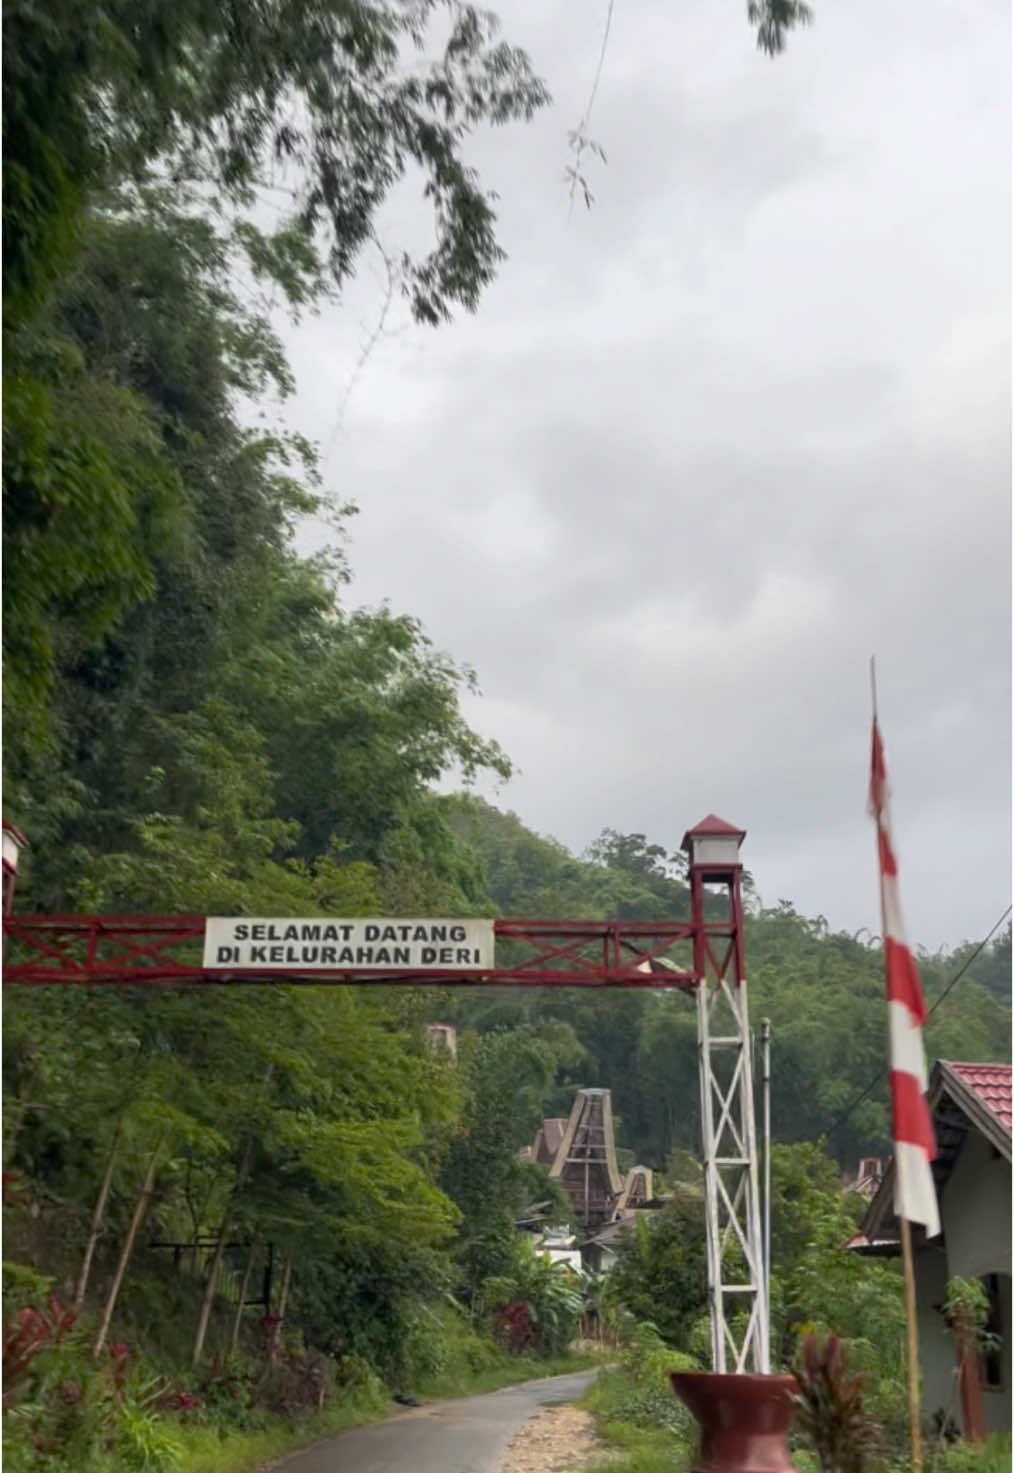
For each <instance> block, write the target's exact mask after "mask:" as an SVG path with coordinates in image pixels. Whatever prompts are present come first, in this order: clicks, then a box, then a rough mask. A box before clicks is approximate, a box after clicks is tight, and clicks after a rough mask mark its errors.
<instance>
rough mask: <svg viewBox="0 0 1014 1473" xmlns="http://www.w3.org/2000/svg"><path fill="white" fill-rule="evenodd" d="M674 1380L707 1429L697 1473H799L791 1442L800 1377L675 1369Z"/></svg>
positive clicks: (673, 1386) (696, 1469)
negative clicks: (724, 1373) (790, 1430)
mask: <svg viewBox="0 0 1014 1473" xmlns="http://www.w3.org/2000/svg"><path fill="white" fill-rule="evenodd" d="M671 1380H672V1389H673V1390H674V1391H675V1393H676V1395H677V1396H678V1397H679V1398H680V1400H681V1401H684V1402H686V1404H687V1406H688V1407H689V1408H690V1410H691V1411H692V1412H693V1414H694V1416H695V1417H696V1418H697V1421H698V1422H699V1423H700V1427H701V1447H700V1451H699V1453H698V1454H697V1458H696V1460H695V1462H694V1465H693V1470H692V1473H795V1469H794V1468H793V1467H792V1464H791V1463H790V1461H789V1449H788V1445H787V1444H786V1441H785V1439H786V1435H787V1433H788V1430H789V1427H790V1426H791V1424H792V1418H793V1415H794V1413H795V1405H794V1403H793V1396H794V1395H795V1393H796V1391H797V1389H798V1388H797V1386H796V1378H795V1377H794V1376H748V1375H744V1376H734V1375H728V1374H727V1375H718V1374H716V1373H715V1372H713V1371H675V1372H673V1374H672V1376H671Z"/></svg>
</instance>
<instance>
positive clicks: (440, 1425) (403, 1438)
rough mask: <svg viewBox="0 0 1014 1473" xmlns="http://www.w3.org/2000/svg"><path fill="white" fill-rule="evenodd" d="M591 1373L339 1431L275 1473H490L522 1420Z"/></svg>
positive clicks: (568, 1394)
mask: <svg viewBox="0 0 1014 1473" xmlns="http://www.w3.org/2000/svg"><path fill="white" fill-rule="evenodd" d="M594 1375H595V1372H594V1371H582V1372H580V1373H578V1374H576V1375H571V1376H552V1377H550V1378H549V1379H547V1380H545V1381H525V1382H524V1383H522V1385H520V1386H505V1387H504V1389H503V1390H502V1391H492V1392H490V1393H489V1394H488V1395H486V1396H470V1397H467V1398H466V1399H464V1400H462V1401H436V1402H433V1403H432V1404H431V1405H429V1406H424V1407H418V1408H413V1409H412V1410H411V1411H407V1412H404V1413H401V1414H400V1415H398V1416H396V1417H392V1418H391V1419H390V1420H389V1421H387V1422H375V1423H374V1424H373V1426H372V1427H353V1428H351V1429H350V1430H349V1431H348V1432H339V1433H338V1435H337V1436H336V1437H329V1438H328V1439H327V1441H326V1442H319V1443H318V1444H317V1446H316V1447H312V1448H309V1449H308V1450H307V1451H306V1452H302V1453H295V1454H294V1455H293V1456H292V1457H291V1458H286V1459H284V1461H283V1462H282V1463H281V1464H280V1465H279V1473H490V1470H491V1469H493V1468H495V1467H496V1464H497V1461H498V1459H499V1458H500V1456H501V1454H502V1453H503V1451H504V1449H505V1448H506V1446H507V1444H508V1443H509V1442H510V1440H511V1438H512V1437H513V1436H514V1433H515V1432H516V1431H517V1430H518V1428H519V1427H520V1426H521V1423H522V1422H524V1421H526V1420H527V1419H528V1418H529V1417H533V1416H534V1415H535V1413H536V1412H537V1411H538V1410H539V1408H540V1407H544V1406H547V1405H551V1404H552V1403H553V1402H561V1401H575V1400H576V1399H577V1398H578V1397H579V1396H580V1395H581V1393H582V1392H583V1391H584V1389H585V1387H586V1386H587V1385H588V1383H589V1382H590V1381H591V1380H592V1379H593V1377H594Z"/></svg>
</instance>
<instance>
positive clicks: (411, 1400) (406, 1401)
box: [391, 1392, 422, 1407]
mask: <svg viewBox="0 0 1014 1473" xmlns="http://www.w3.org/2000/svg"><path fill="white" fill-rule="evenodd" d="M391 1400H392V1401H396V1402H397V1403H398V1405H399V1406H401V1407H419V1406H422V1402H421V1401H416V1399H415V1397H414V1396H402V1395H401V1394H400V1392H399V1393H396V1394H395V1395H394V1396H392V1397H391Z"/></svg>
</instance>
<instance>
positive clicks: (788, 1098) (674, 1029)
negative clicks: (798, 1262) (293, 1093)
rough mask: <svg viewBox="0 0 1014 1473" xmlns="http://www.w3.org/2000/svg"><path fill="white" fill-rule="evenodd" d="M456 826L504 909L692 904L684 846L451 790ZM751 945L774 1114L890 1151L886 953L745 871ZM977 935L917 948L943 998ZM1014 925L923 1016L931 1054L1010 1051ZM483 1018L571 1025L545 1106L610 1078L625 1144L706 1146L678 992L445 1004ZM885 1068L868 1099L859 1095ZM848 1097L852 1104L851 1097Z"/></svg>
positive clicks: (926, 981)
mask: <svg viewBox="0 0 1014 1473" xmlns="http://www.w3.org/2000/svg"><path fill="white" fill-rule="evenodd" d="M450 807H451V808H452V809H453V813H454V817H453V826H454V828H455V830H456V832H457V833H458V834H460V836H461V837H462V839H463V840H464V841H467V843H468V845H469V847H470V848H471V849H473V850H474V851H475V852H476V853H477V854H478V855H479V856H480V858H481V860H482V863H483V866H484V872H485V877H486V881H487V884H488V888H489V893H490V896H491V898H492V899H493V900H494V901H495V903H496V905H497V906H498V908H499V910H500V912H501V913H502V914H505V915H510V914H514V915H540V916H546V917H562V916H589V917H592V916H598V917H614V916H615V917H626V918H632V919H634V918H636V919H644V920H648V919H659V918H663V917H680V916H685V915H688V914H689V897H688V891H687V887H686V885H685V883H684V876H685V868H684V864H683V856H682V855H680V854H676V855H673V854H670V853H669V852H668V851H667V850H666V849H665V848H664V847H663V846H661V845H659V844H654V843H652V842H650V841H649V840H648V839H646V838H645V836H644V835H643V834H632V835H622V834H618V833H616V832H614V831H612V830H608V829H607V830H605V831H604V832H603V833H602V835H601V837H600V838H599V840H598V841H597V842H596V843H595V844H593V845H592V846H591V849H590V850H589V852H588V854H587V855H585V856H584V857H583V858H581V859H579V858H577V857H575V856H574V855H573V854H571V853H570V852H569V851H568V850H567V849H566V848H564V847H563V846H562V845H561V844H559V843H557V842H556V841H555V840H552V839H547V838H542V837H540V836H539V835H537V834H534V833H532V832H531V830H529V829H527V828H525V826H524V825H523V824H522V823H521V822H520V820H519V819H518V818H517V817H516V816H515V815H513V814H510V813H501V812H499V811H498V810H497V809H495V808H492V807H491V806H489V805H488V804H486V803H483V802H481V801H479V800H475V799H470V798H469V799H460V798H459V799H454V800H451V802H450ZM745 891H746V903H747V911H748V916H747V925H746V959H747V975H748V978H749V984H750V1010H751V1017H752V1019H753V1022H754V1025H755V1026H756V1024H757V1023H758V1021H759V1020H760V1019H761V1018H762V1017H768V1018H770V1019H771V1023H772V1029H773V1065H772V1068H773V1076H774V1077H773V1084H772V1126H773V1130H774V1133H775V1135H776V1137H777V1138H778V1139H779V1140H781V1141H784V1142H791V1141H799V1140H812V1139H814V1138H815V1137H816V1136H818V1135H821V1134H824V1133H827V1134H828V1137H829V1139H828V1145H829V1148H830V1149H831V1150H832V1151H833V1152H834V1154H835V1155H836V1156H837V1157H838V1159H839V1160H840V1161H841V1162H842V1163H843V1165H848V1164H850V1163H852V1164H854V1163H855V1162H856V1160H857V1159H858V1157H859V1156H860V1155H862V1154H865V1153H867V1152H868V1151H886V1150H887V1149H889V1142H888V1115H887V1094H886V1079H885V1077H884V1075H885V1070H886V1052H885V1051H886V1019H885V1003H884V981H883V960H882V955H881V951H880V947H879V945H877V944H873V943H872V942H871V941H870V940H869V939H865V938H864V939H863V940H857V939H856V938H854V937H853V936H851V935H849V934H848V933H835V932H832V931H831V930H830V929H829V927H828V924H827V921H826V920H825V919H824V918H823V917H817V918H815V919H810V918H807V917H805V916H802V915H800V914H799V913H798V912H797V911H796V910H795V909H794V908H793V907H792V905H791V904H789V903H788V902H786V901H780V902H779V904H778V905H777V906H775V907H773V908H766V907H762V906H761V905H760V904H759V902H758V901H757V899H756V895H755V892H754V890H753V885H752V882H751V880H750V877H749V875H747V876H746V878H745ZM974 950H975V947H974V945H968V946H966V947H963V948H959V949H958V950H957V951H955V952H954V953H951V954H945V953H938V954H936V955H933V956H926V955H923V956H921V957H920V972H921V976H922V981H923V987H924V989H925V992H926V997H927V1003H928V1005H929V1006H930V1007H931V1008H932V1007H933V1004H934V1001H935V1000H936V999H937V998H938V997H939V996H940V994H941V993H942V992H943V990H944V988H945V987H946V986H947V983H948V982H949V981H950V979H951V978H952V977H954V976H955V974H956V973H957V972H958V971H959V970H960V969H961V968H962V967H963V966H964V965H965V963H966V962H967V961H968V958H969V956H970V955H971V954H972V952H973V951H974ZM1010 999H1011V932H1010V927H1009V926H1008V928H1007V931H1006V933H1005V934H1003V935H1002V936H1001V937H999V938H998V939H997V940H996V941H995V942H994V943H993V944H991V945H990V946H988V947H987V948H986V949H984V950H983V951H982V952H981V953H980V954H979V955H978V956H977V957H976V958H975V960H974V961H972V963H971V965H970V966H969V967H968V970H967V971H966V972H965V974H964V976H963V977H962V978H961V980H960V981H959V982H958V983H957V985H956V986H955V987H954V989H953V991H951V992H950V993H949V994H948V996H947V998H946V999H945V1000H944V1001H943V1002H942V1003H941V1006H940V1007H939V1009H938V1010H937V1011H936V1012H934V1013H933V1015H932V1017H931V1019H930V1021H929V1024H928V1026H927V1029H926V1044H927V1052H928V1055H929V1058H930V1061H931V1062H932V1060H933V1059H935V1058H947V1059H984V1060H997V1061H1007V1060H1009V1058H1010V1018H1011V1014H1010ZM450 1006H451V1007H452V1009H453V1012H454V1016H455V1018H456V1019H457V1021H458V1022H459V1023H461V1024H467V1025H471V1026H475V1027H477V1028H481V1029H484V1028H490V1027H494V1026H497V1025H504V1024H512V1025H517V1024H519V1023H531V1024H535V1025H537V1026H538V1027H539V1028H542V1027H544V1025H545V1021H546V1020H547V1019H554V1020H558V1021H559V1022H560V1023H565V1024H567V1025H568V1026H569V1029H570V1030H572V1035H573V1036H572V1038H571V1040H570V1042H569V1045H568V1047H569V1056H568V1058H567V1059H566V1061H565V1062H563V1061H561V1064H560V1066H559V1069H558V1071H557V1076H556V1081H555V1087H554V1089H553V1091H552V1092H551V1094H549V1095H547V1100H546V1107H547V1113H549V1114H566V1113H567V1111H568V1109H569V1107H570V1103H571V1100H572V1097H573V1090H574V1087H575V1086H578V1085H603V1086H608V1087H609V1088H610V1089H612V1091H613V1099H614V1108H615V1112H616V1115H617V1117H618V1120H619V1125H618V1138H619V1141H620V1143H621V1145H622V1146H623V1147H625V1148H627V1150H629V1151H630V1152H631V1153H632V1156H635V1157H637V1159H638V1160H642V1161H644V1162H645V1163H646V1164H648V1165H652V1166H655V1167H661V1166H664V1164H665V1162H666V1160H667V1158H668V1156H669V1154H670V1153H671V1151H672V1150H673V1149H674V1148H680V1147H688V1148H691V1149H696V1148H697V1145H698V1140H699V1135H698V1113H697V1112H698V1091H697V1054H696V1020H695V1015H694V1011H693V1008H692V1007H691V1006H690V1004H689V1003H688V1001H687V999H686V998H685V997H683V996H682V995H680V994H646V993H641V992H638V993H627V994H617V993H608V992H605V993H601V994H589V993H587V992H585V993H580V994H578V993H576V992H566V991H565V992H558V991H554V992H530V991H526V992H524V993H520V994H506V993H504V992H500V993H497V994H496V995H495V996H490V995H488V994H483V995H479V994H474V993H473V994H463V995H461V996H460V997H459V998H457V999H456V1000H455V1002H454V1003H452V1004H451V1005H450ZM878 1076H879V1078H880V1083H878V1084H877V1085H876V1087H875V1088H874V1089H873V1090H872V1091H871V1092H870V1094H869V1095H868V1097H866V1098H865V1099H863V1100H861V1101H860V1102H859V1103H858V1104H854V1103H853V1102H854V1101H855V1100H856V1098H857V1096H859V1095H860V1094H862V1092H863V1091H864V1090H865V1089H866V1088H867V1086H869V1085H870V1084H871V1082H872V1081H874V1080H876V1079H877V1078H878ZM850 1107H851V1108H850Z"/></svg>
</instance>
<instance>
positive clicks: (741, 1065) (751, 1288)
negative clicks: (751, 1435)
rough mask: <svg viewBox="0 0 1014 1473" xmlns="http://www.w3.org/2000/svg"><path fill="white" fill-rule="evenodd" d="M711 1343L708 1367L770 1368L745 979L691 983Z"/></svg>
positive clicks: (729, 1368) (732, 1368)
mask: <svg viewBox="0 0 1014 1473" xmlns="http://www.w3.org/2000/svg"><path fill="white" fill-rule="evenodd" d="M697 1037H698V1050H699V1060H700V1080H701V1146H702V1152H703V1157H704V1193H705V1216H706V1225H707V1240H708V1292H709V1296H710V1299H711V1348H712V1359H713V1367H714V1369H715V1370H716V1371H735V1372H744V1371H760V1372H764V1373H767V1372H768V1371H769V1370H770V1368H771V1367H770V1357H769V1352H768V1314H767V1286H766V1284H765V1279H764V1249H763V1231H762V1225H761V1214H760V1201H759V1193H758V1182H757V1131H756V1125H755V1121H754V1101H753V1069H752V1060H751V1056H750V1028H749V1021H748V1014H747V1005H746V981H745V980H742V981H740V982H739V984H738V985H737V984H736V983H735V982H730V981H728V980H726V979H724V978H720V979H717V980H714V981H712V980H711V979H702V981H701V982H700V984H699V985H698V988H697Z"/></svg>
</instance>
